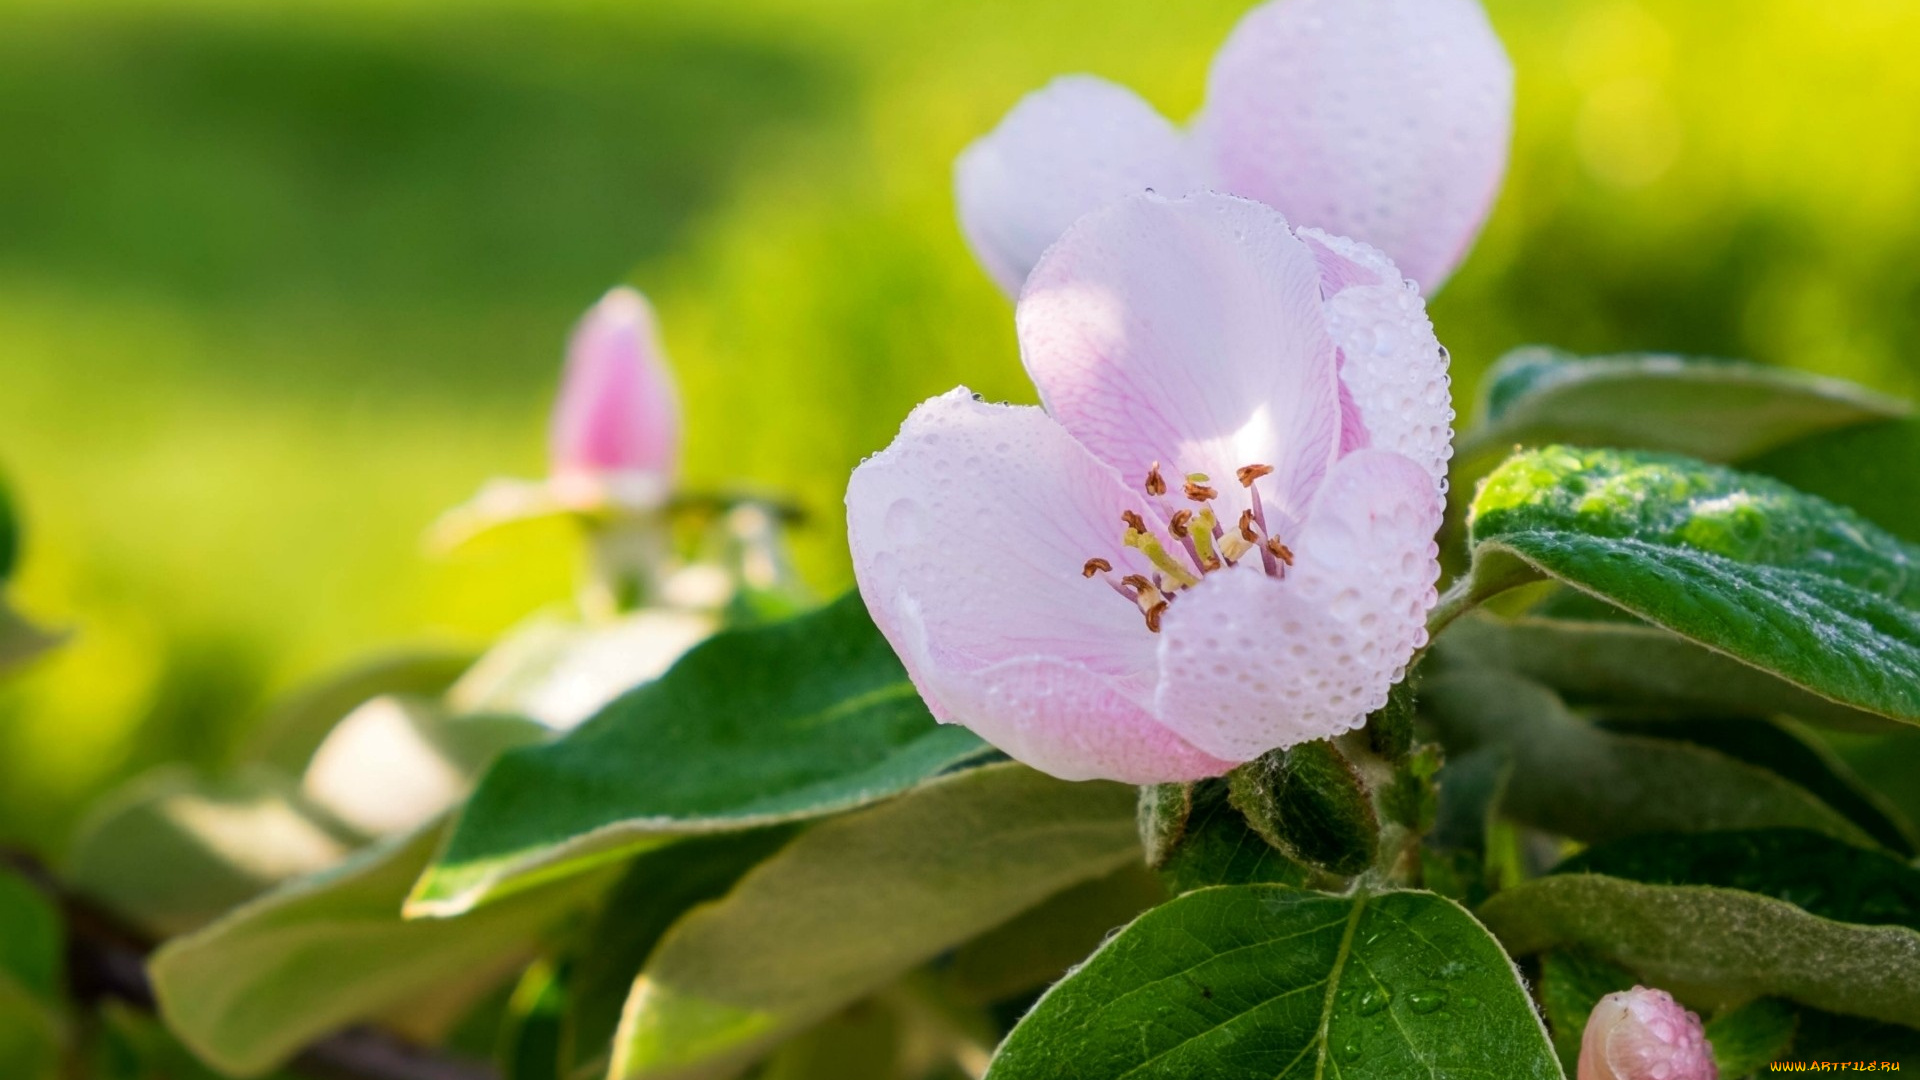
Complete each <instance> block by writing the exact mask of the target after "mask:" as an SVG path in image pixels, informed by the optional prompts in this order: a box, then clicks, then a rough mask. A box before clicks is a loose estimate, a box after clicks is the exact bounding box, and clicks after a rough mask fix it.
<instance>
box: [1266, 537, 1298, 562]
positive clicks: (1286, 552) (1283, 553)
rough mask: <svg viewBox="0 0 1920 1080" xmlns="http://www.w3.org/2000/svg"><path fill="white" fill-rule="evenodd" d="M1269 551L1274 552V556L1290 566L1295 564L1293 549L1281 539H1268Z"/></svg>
mask: <svg viewBox="0 0 1920 1080" xmlns="http://www.w3.org/2000/svg"><path fill="white" fill-rule="evenodd" d="M1267 551H1269V552H1270V553H1272V555H1273V557H1274V558H1276V559H1279V560H1280V561H1281V562H1283V563H1286V564H1287V565H1288V566H1292V565H1293V550H1292V549H1291V548H1289V547H1287V545H1285V544H1283V543H1281V542H1280V541H1279V540H1277V539H1275V540H1268V541H1267Z"/></svg>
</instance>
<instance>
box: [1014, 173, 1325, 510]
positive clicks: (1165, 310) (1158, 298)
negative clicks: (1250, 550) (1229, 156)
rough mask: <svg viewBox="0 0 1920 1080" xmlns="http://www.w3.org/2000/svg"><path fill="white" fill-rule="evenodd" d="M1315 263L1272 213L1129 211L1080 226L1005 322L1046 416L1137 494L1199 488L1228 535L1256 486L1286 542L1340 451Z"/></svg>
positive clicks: (1163, 204)
mask: <svg viewBox="0 0 1920 1080" xmlns="http://www.w3.org/2000/svg"><path fill="white" fill-rule="evenodd" d="M1320 291H1321V285H1320V270H1319V267H1318V265H1317V264H1316V262H1315V260H1314V256H1313V252H1312V251H1311V250H1309V249H1308V247H1307V246H1306V245H1305V244H1304V243H1302V242H1301V241H1300V240H1298V239H1296V238H1295V237H1294V236H1293V234H1292V233H1291V232H1290V231H1289V230H1288V228H1287V224H1286V221H1285V219H1283V218H1282V217H1281V216H1280V215H1279V214H1277V213H1275V212H1274V211H1273V210H1271V209H1269V208H1267V207H1265V206H1262V205H1260V204H1258V203H1255V202H1251V201H1249V200H1246V199H1239V198H1234V197H1232V196H1227V195H1218V194H1212V193H1203V194H1199V195H1193V196H1190V197H1188V198H1185V199H1179V200H1168V199H1165V198H1161V197H1159V196H1157V195H1137V196H1134V197H1132V198H1130V199H1126V200H1124V201H1122V202H1119V203H1116V204H1114V205H1112V206H1109V207H1107V208H1106V209H1104V210H1100V211H1097V212H1095V213H1093V214H1089V215H1088V216H1086V217H1085V218H1082V219H1081V220H1080V221H1079V222H1078V223H1077V224H1075V225H1074V227H1073V228H1072V229H1071V230H1069V231H1068V232H1067V234H1066V235H1065V236H1064V237H1062V238H1061V240H1060V242H1059V243H1057V244H1055V245H1054V246H1053V247H1052V248H1051V249H1050V250H1049V251H1048V252H1047V255H1046V257H1045V258H1044V259H1042V260H1041V262H1040V265H1039V266H1038V267H1036V268H1035V269H1034V272H1033V275H1032V276H1031V277H1030V278H1028V280H1027V287H1026V291H1025V292H1024V293H1023V294H1022V295H1021V298H1020V306H1019V311H1018V313H1017V316H1016V321H1017V323H1018V327H1019V334H1020V350H1021V356H1022V358H1023V359H1024V361H1025V363H1026V367H1027V371H1028V373H1029V374H1030V375H1032V377H1033V381H1034V383H1035V384H1036V385H1037V386H1038V387H1039V389H1040V396H1041V398H1042V400H1044V401H1045V402H1046V405H1047V410H1048V412H1050V413H1051V414H1052V415H1053V416H1054V418H1055V419H1057V420H1059V421H1060V423H1061V424H1062V425H1063V426H1065V427H1066V429H1067V430H1068V431H1070V432H1072V433H1073V436H1074V437H1075V438H1077V439H1079V440H1080V441H1081V442H1082V443H1083V444H1085V445H1086V447H1087V448H1088V449H1089V450H1091V451H1093V453H1094V454H1095V455H1096V456H1097V457H1099V458H1100V459H1101V460H1102V461H1105V462H1107V463H1108V464H1110V465H1112V466H1113V467H1114V468H1116V469H1118V470H1119V471H1120V473H1121V475H1122V476H1123V477H1125V479H1126V481H1127V483H1129V484H1132V485H1138V484H1139V483H1141V481H1142V479H1143V478H1144V477H1145V476H1146V473H1147V470H1148V469H1149V468H1150V467H1151V466H1152V465H1153V464H1154V463H1155V462H1158V463H1160V464H1161V465H1162V467H1163V468H1164V469H1165V470H1166V471H1167V473H1168V475H1169V476H1170V477H1172V478H1173V479H1172V482H1173V483H1174V484H1175V485H1176V486H1177V485H1178V483H1179V480H1178V475H1179V474H1182V473H1205V474H1206V475H1207V476H1208V477H1209V478H1210V480H1211V482H1212V483H1213V485H1214V486H1215V487H1216V488H1217V489H1218V490H1219V491H1220V494H1221V496H1222V499H1223V500H1224V502H1223V504H1222V505H1221V509H1223V510H1225V511H1227V513H1226V514H1225V515H1223V516H1224V517H1225V519H1226V520H1228V521H1231V520H1232V519H1233V518H1234V517H1235V516H1237V515H1238V513H1239V512H1240V508H1241V506H1243V505H1244V500H1245V497H1244V495H1243V494H1242V491H1241V488H1240V486H1239V484H1238V483H1236V482H1235V480H1234V475H1235V470H1237V469H1239V468H1241V467H1242V466H1246V465H1270V466H1272V467H1273V468H1274V470H1275V471H1274V473H1273V474H1272V475H1270V476H1268V477H1266V478H1265V479H1264V480H1261V481H1260V482H1259V483H1260V491H1261V495H1262V498H1263V499H1264V500H1265V503H1266V511H1267V514H1268V520H1269V524H1270V525H1273V527H1274V528H1275V530H1276V531H1277V532H1280V533H1281V534H1282V535H1283V536H1288V537H1290V536H1291V533H1290V531H1289V528H1290V525H1291V523H1292V522H1293V521H1297V519H1298V517H1299V515H1300V513H1301V512H1302V511H1303V510H1304V509H1305V507H1306V505H1307V504H1308V502H1309V501H1310V500H1311V499H1312V497H1313V493H1314V491H1315V489H1316V488H1318V486H1319V484H1320V482H1321V480H1322V479H1323V478H1324V477H1325V475H1326V470H1327V468H1328V466H1329V465H1330V464H1331V463H1332V461H1333V458H1334V456H1335V454H1336V453H1337V452H1338V450H1339V443H1340V400H1339V388H1338V384H1337V380H1336V376H1335V372H1334V347H1333V341H1332V339H1331V338H1330V337H1329V336H1328V335H1327V331H1326V319H1325V316H1324V314H1323V312H1322V310H1321V299H1320Z"/></svg>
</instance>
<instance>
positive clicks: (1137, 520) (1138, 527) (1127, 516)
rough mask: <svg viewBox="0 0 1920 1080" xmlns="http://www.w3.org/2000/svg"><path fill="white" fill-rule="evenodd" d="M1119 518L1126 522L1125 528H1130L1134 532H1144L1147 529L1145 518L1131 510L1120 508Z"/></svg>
mask: <svg viewBox="0 0 1920 1080" xmlns="http://www.w3.org/2000/svg"><path fill="white" fill-rule="evenodd" d="M1120 520H1121V521H1124V522H1126V523H1127V528H1129V529H1132V530H1133V531H1134V532H1137V533H1144V532H1146V531H1147V523H1146V520H1145V519H1144V518H1142V517H1141V516H1140V515H1139V514H1137V513H1135V512H1134V511H1132V510H1122V511H1121V512H1120Z"/></svg>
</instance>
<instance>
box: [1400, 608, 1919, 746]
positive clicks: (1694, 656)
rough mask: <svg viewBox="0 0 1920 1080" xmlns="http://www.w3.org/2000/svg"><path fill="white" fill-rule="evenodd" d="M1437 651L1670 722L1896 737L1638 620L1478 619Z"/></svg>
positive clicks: (1886, 725)
mask: <svg viewBox="0 0 1920 1080" xmlns="http://www.w3.org/2000/svg"><path fill="white" fill-rule="evenodd" d="M1434 649H1435V658H1436V659H1440V660H1444V661H1445V662H1446V663H1447V664H1450V665H1452V664H1460V663H1472V664H1479V665H1483V666H1486V667H1497V668H1504V669H1506V670H1508V671H1512V672H1515V673H1516V674H1520V675H1525V676H1527V677H1528V678H1530V679H1535V680H1537V681H1539V682H1543V683H1546V684H1547V685H1548V686H1551V687H1553V688H1554V689H1555V690H1558V691H1560V692H1561V693H1562V694H1563V695H1565V696H1566V697H1567V698H1569V699H1570V700H1574V701H1578V702H1581V703H1593V704H1598V705H1606V706H1611V707H1615V708H1626V709H1635V710H1647V711H1653V712H1669V713H1671V712H1681V713H1700V712H1706V713H1731V714H1739V715H1749V716H1771V715H1774V714H1777V713H1787V714H1790V715H1793V716H1797V717H1799V718H1801V719H1803V720H1809V721H1812V722H1814V723H1818V724H1824V725H1830V726H1833V727H1838V728H1841V729H1844V730H1850V731H1885V730H1890V729H1893V728H1895V727H1897V725H1895V724H1893V723H1891V722H1889V721H1887V720H1886V719H1884V718H1882V717H1880V716H1878V715H1876V714H1874V713H1871V712H1863V711H1861V710H1859V709H1853V708H1849V707H1847V706H1845V705H1841V704H1839V703H1837V702H1833V701H1829V700H1827V699H1826V698H1823V697H1820V696H1819V695H1817V694H1812V693H1809V692H1807V691H1805V690H1802V689H1801V688H1799V687H1797V686H1795V685H1793V684H1792V683H1789V682H1787V681H1785V680H1784V679H1780V678H1776V677H1775V676H1773V675H1770V674H1768V673H1767V672H1765V671H1762V670H1760V669H1759V668H1756V667H1752V666H1750V665H1747V664H1743V663H1741V662H1740V661H1738V660H1734V659H1732V658H1731V657H1727V656H1723V655H1721V654H1720V653H1717V652H1714V651H1713V650H1711V649H1708V648H1705V647H1703V646H1700V645H1697V644H1695V643H1693V642H1691V641H1689V640H1687V639H1686V638H1684V637H1681V636H1680V635H1678V634H1675V633H1673V632H1671V631H1668V630H1663V629H1661V628H1660V627H1657V626H1652V625H1649V624H1647V623H1644V622H1641V621H1639V620H1638V619H1633V618H1631V617H1622V618H1618V619H1607V620H1598V619H1580V620H1575V619H1567V618H1559V617H1550V616H1544V615H1540V614H1537V613H1527V614H1523V615H1518V616H1515V617H1512V618H1502V617H1500V616H1497V615H1492V614H1489V613H1487V612H1475V613H1473V614H1471V615H1468V616H1467V617H1465V618H1463V619H1461V620H1460V621H1458V622H1456V623H1454V624H1453V625H1451V626H1449V627H1447V630H1446V633H1444V634H1442V635H1441V636H1440V638H1439V640H1438V641H1437V642H1436V643H1435V646H1434Z"/></svg>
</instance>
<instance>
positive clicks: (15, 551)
mask: <svg viewBox="0 0 1920 1080" xmlns="http://www.w3.org/2000/svg"><path fill="white" fill-rule="evenodd" d="M19 561H20V518H19V516H18V515H17V514H15V513H14V509H13V495H12V493H11V492H9V491H8V490H7V483H6V480H5V479H4V478H0V584H4V583H5V582H6V580H7V579H8V578H10V577H12V576H13V568H14V565H15V564H16V563H18V562H19Z"/></svg>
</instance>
